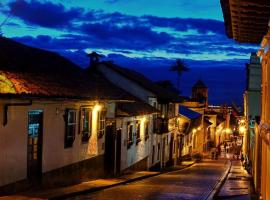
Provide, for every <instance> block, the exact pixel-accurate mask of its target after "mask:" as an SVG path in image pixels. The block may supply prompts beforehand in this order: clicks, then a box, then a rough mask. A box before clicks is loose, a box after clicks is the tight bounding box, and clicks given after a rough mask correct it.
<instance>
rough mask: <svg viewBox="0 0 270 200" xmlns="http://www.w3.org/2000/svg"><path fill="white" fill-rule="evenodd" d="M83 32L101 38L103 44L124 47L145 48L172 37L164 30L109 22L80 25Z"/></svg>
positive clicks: (170, 39) (165, 41) (166, 41)
mask: <svg viewBox="0 0 270 200" xmlns="http://www.w3.org/2000/svg"><path fill="white" fill-rule="evenodd" d="M81 30H82V31H83V33H84V34H87V35H88V36H92V37H93V38H94V39H98V40H102V41H103V44H104V45H105V46H106V45H110V46H112V47H113V46H114V45H115V47H117V46H118V47H120V48H125V49H137V50H147V49H155V48H157V47H161V46H162V45H167V44H169V43H170V41H172V40H173V39H174V38H173V37H172V36H170V35H169V34H167V33H165V32H161V33H157V32H155V31H152V29H151V28H150V27H147V26H130V25H125V26H121V27H119V26H116V25H112V24H110V23H95V24H92V23H87V24H83V25H82V26H81Z"/></svg>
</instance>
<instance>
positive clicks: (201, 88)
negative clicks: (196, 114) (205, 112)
mask: <svg viewBox="0 0 270 200" xmlns="http://www.w3.org/2000/svg"><path fill="white" fill-rule="evenodd" d="M192 99H193V100H195V101H198V102H200V103H204V104H205V105H206V106H207V105H208V88H207V86H206V85H205V84H204V82H203V81H202V80H198V81H197V82H196V83H195V84H194V85H193V87H192Z"/></svg>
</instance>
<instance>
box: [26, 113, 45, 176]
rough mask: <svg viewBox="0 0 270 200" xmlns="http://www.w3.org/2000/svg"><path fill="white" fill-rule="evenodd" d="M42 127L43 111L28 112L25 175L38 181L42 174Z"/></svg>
mask: <svg viewBox="0 0 270 200" xmlns="http://www.w3.org/2000/svg"><path fill="white" fill-rule="evenodd" d="M42 129H43V111H42V110H32V111H29V112H28V144H27V151H28V152H27V176H28V179H29V180H31V181H40V180H41V174H42Z"/></svg>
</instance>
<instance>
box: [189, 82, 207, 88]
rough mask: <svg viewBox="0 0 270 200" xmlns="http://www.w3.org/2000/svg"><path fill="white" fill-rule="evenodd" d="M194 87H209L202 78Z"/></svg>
mask: <svg viewBox="0 0 270 200" xmlns="http://www.w3.org/2000/svg"><path fill="white" fill-rule="evenodd" d="M192 88H207V86H206V85H205V84H204V82H203V81H202V80H198V81H197V82H196V83H195V84H194V85H193V86H192Z"/></svg>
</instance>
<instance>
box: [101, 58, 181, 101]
mask: <svg viewBox="0 0 270 200" xmlns="http://www.w3.org/2000/svg"><path fill="white" fill-rule="evenodd" d="M100 64H104V65H105V66H107V67H109V68H110V69H112V70H114V71H116V72H117V73H119V74H121V75H122V76H125V77H126V78H128V79H130V80H132V81H134V82H136V83H137V84H139V85H140V86H142V87H143V88H145V89H147V90H149V91H151V92H153V93H154V94H156V95H157V97H158V99H159V100H161V101H168V102H181V101H182V98H181V97H180V96H179V95H178V94H177V93H175V92H173V91H170V90H167V89H165V88H163V87H160V86H158V85H157V84H155V83H154V82H153V81H152V80H150V79H148V78H146V77H145V76H144V75H143V74H141V73H139V72H137V71H135V70H132V69H128V68H124V67H120V66H118V65H116V64H113V63H112V62H101V63H100ZM101 66H102V65H99V66H98V67H101Z"/></svg>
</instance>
